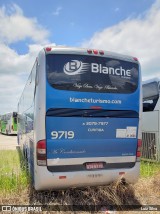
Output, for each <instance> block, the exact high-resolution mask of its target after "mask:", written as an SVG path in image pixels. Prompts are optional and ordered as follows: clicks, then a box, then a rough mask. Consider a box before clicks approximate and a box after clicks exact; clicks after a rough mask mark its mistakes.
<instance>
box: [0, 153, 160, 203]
mask: <svg viewBox="0 0 160 214" xmlns="http://www.w3.org/2000/svg"><path fill="white" fill-rule="evenodd" d="M140 174H141V178H140V179H139V181H138V182H137V183H136V184H135V185H129V184H125V185H124V184H122V183H121V181H117V182H114V183H112V184H110V185H106V186H100V187H86V188H83V189H80V188H78V189H67V190H64V191H63V190H62V191H39V192H37V191H35V190H34V189H33V188H32V187H31V186H30V185H29V183H30V178H29V176H28V173H27V171H26V168H25V164H24V160H23V158H22V156H21V155H20V154H19V152H18V151H9V150H7V151H0V204H35V205H41V204H49V205H71V206H72V205H76V204H79V205H82V206H84V205H90V204H91V205H96V206H97V205H99V204H104V205H106V206H107V205H122V204H128V205H133V204H137V205H139V204H159V203H160V201H159V200H160V198H159V199H158V195H159V194H160V163H148V162H145V161H141V169H140ZM153 196H154V197H153ZM146 197H147V198H146Z"/></svg>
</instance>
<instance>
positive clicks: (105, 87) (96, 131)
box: [31, 47, 141, 190]
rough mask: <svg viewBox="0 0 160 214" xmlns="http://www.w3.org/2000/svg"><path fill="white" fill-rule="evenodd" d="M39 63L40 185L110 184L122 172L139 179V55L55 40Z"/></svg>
mask: <svg viewBox="0 0 160 214" xmlns="http://www.w3.org/2000/svg"><path fill="white" fill-rule="evenodd" d="M37 63H38V65H39V66H37V75H38V83H37V85H36V91H35V98H34V99H35V100H34V106H35V110H34V115H35V116H34V118H35V120H34V127H35V128H34V133H35V134H34V138H33V144H34V146H33V147H34V148H35V149H36V156H34V155H33V159H34V164H33V165H34V166H33V165H32V167H34V168H33V169H32V170H31V171H32V173H33V176H34V186H35V188H36V189H37V190H43V189H62V188H67V187H82V186H92V185H105V184H107V183H110V182H113V181H115V180H117V179H118V178H121V177H124V178H125V179H126V180H127V181H128V182H130V183H134V182H136V181H137V179H138V176H139V167H140V162H139V161H140V160H139V158H140V146H141V132H140V118H141V100H140V97H141V95H140V88H141V77H140V70H139V63H138V61H137V59H135V58H132V57H128V56H123V55H119V54H114V53H109V52H104V51H98V50H85V49H78V48H74V49H73V48H58V47H53V48H46V49H44V50H43V51H41V52H40V54H39V57H38V62H37ZM44 105H45V106H44ZM39 109H41V110H39ZM32 167H31V168H32Z"/></svg>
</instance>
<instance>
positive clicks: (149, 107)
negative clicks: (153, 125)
mask: <svg viewBox="0 0 160 214" xmlns="http://www.w3.org/2000/svg"><path fill="white" fill-rule="evenodd" d="M158 99H159V96H156V97H154V98H149V99H147V100H144V101H143V112H147V111H154V109H155V106H156V104H157V101H158Z"/></svg>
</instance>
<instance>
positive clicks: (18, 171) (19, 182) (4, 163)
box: [0, 150, 29, 195]
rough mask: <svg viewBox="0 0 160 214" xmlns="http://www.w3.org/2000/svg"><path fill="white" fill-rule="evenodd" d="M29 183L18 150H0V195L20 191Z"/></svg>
mask: <svg viewBox="0 0 160 214" xmlns="http://www.w3.org/2000/svg"><path fill="white" fill-rule="evenodd" d="M28 184H29V176H28V174H27V171H26V169H25V164H24V160H23V159H22V157H21V155H20V154H19V152H18V151H10V150H2V151H0V195H2V194H3V195H4V194H7V193H8V194H10V193H11V192H13V191H14V192H17V193H18V192H20V191H21V190H22V189H24V188H26V187H27V186H28Z"/></svg>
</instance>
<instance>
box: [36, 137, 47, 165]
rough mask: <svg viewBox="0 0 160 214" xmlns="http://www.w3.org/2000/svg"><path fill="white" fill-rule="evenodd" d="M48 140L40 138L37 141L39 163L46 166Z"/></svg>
mask: <svg viewBox="0 0 160 214" xmlns="http://www.w3.org/2000/svg"><path fill="white" fill-rule="evenodd" d="M46 163H47V159H46V141H45V140H40V141H38V142H37V165H39V166H46Z"/></svg>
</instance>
